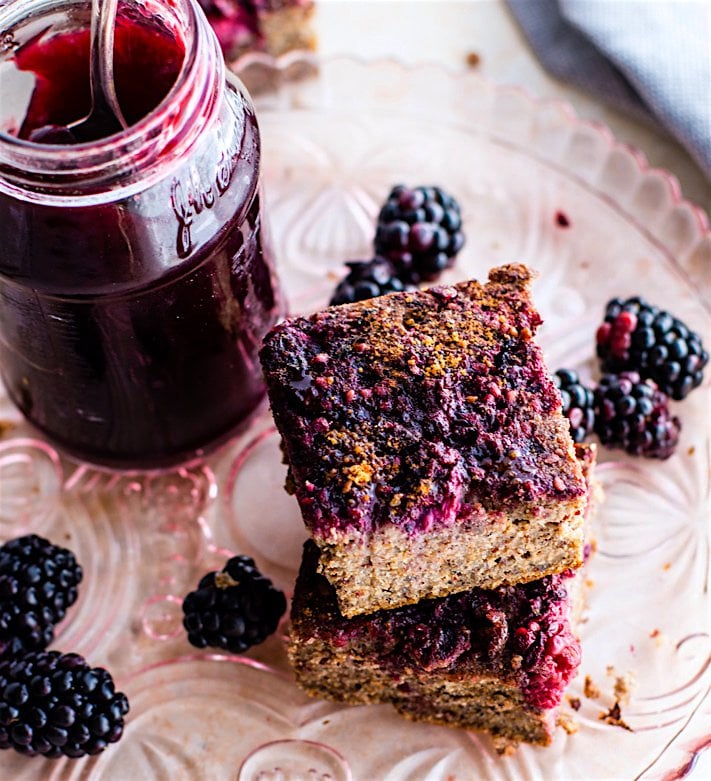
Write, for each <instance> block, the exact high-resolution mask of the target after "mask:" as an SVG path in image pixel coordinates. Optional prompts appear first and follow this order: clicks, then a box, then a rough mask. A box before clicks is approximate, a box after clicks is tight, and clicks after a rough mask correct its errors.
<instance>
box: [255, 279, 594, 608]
mask: <svg viewBox="0 0 711 781" xmlns="http://www.w3.org/2000/svg"><path fill="white" fill-rule="evenodd" d="M530 280H531V272H530V271H529V270H528V269H527V268H526V267H525V266H523V265H509V266H504V267H501V268H496V269H493V270H492V271H491V272H490V274H489V281H488V282H487V283H486V284H480V283H479V282H476V281H470V282H463V283H460V284H457V285H452V286H436V287H431V288H429V289H427V290H422V291H417V292H403V293H393V294H390V295H387V296H382V297H380V298H375V299H371V300H368V301H361V302H358V303H355V304H345V305H342V306H335V307H330V308H328V309H326V310H324V311H321V312H317V313H316V314H314V315H311V316H309V317H296V318H292V319H289V320H286V321H285V322H283V323H281V324H280V325H278V326H277V327H276V328H275V329H273V330H272V332H271V333H270V334H269V335H268V336H267V337H266V339H265V342H264V347H263V349H262V352H261V355H260V357H261V361H262V366H263V369H264V374H265V377H266V382H267V387H268V392H269V399H270V404H271V409H272V413H273V416H274V420H275V422H276V425H277V428H278V429H279V432H280V434H281V436H282V441H283V447H284V453H285V457H286V460H287V462H288V465H289V479H288V485H289V487H290V488H291V490H293V492H294V493H295V494H296V498H297V499H298V502H299V505H300V508H301V512H302V515H303V518H304V522H305V524H306V527H307V529H308V531H309V533H310V536H311V537H312V539H313V540H314V542H315V543H316V545H317V546H318V547H319V549H320V552H321V554H320V557H319V570H320V572H322V573H323V574H324V575H325V577H326V578H327V579H328V581H329V582H330V583H331V584H332V585H333V587H334V588H335V590H336V594H337V596H338V603H339V606H340V610H341V612H342V613H343V615H345V616H354V615H358V614H361V613H371V612H374V611H376V610H380V609H387V608H394V607H398V606H401V605H407V604H412V603H416V602H418V601H419V600H421V599H426V598H434V597H439V596H445V595H447V594H451V593H455V592H459V591H465V590H468V589H471V588H473V587H479V588H485V589H491V588H495V587H497V586H499V585H501V584H512V583H519V582H524V581H529V580H536V579H540V578H541V577H543V576H544V575H548V574H553V573H557V572H562V571H564V570H566V569H568V568H575V567H578V566H580V564H581V563H582V560H583V512H584V508H585V503H586V498H587V489H586V485H585V481H584V479H583V475H582V472H581V467H580V465H579V463H578V462H577V460H576V458H575V455H574V450H573V442H572V439H571V437H570V434H569V430H568V423H567V421H566V420H565V419H564V417H563V416H562V414H561V400H560V395H559V393H558V391H557V389H556V388H555V386H554V384H553V382H552V380H551V378H550V375H549V372H548V369H547V368H546V365H545V362H544V360H543V356H542V353H541V350H540V348H539V347H538V346H537V345H536V343H535V342H534V339H533V337H534V334H535V331H536V328H537V327H538V325H539V324H540V322H541V319H540V317H539V315H538V313H537V311H536V310H535V308H534V307H533V304H532V303H531V299H530V295H529V289H528V288H529V282H530Z"/></svg>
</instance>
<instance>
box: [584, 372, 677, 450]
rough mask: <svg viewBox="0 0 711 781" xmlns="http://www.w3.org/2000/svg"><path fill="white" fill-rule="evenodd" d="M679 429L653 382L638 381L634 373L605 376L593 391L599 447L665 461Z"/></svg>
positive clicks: (672, 448) (662, 394)
mask: <svg viewBox="0 0 711 781" xmlns="http://www.w3.org/2000/svg"><path fill="white" fill-rule="evenodd" d="M680 429H681V423H680V422H679V418H677V417H675V416H673V415H672V414H671V413H670V411H669V406H668V399H667V396H666V394H664V393H662V391H660V390H659V388H658V386H657V384H656V383H655V382H654V380H649V379H647V380H641V379H640V376H639V374H637V373H636V372H623V373H622V374H620V375H619V376H618V375H614V374H606V375H604V376H603V377H602V379H601V380H600V384H599V385H598V387H597V388H596V389H595V433H596V434H597V435H598V437H599V438H600V441H601V442H602V444H603V445H610V446H612V447H619V448H623V449H624V450H626V451H627V452H628V453H630V454H631V455H635V456H647V457H649V458H668V457H669V456H670V455H671V454H672V453H673V452H674V449H675V448H676V445H677V443H678V441H679V431H680Z"/></svg>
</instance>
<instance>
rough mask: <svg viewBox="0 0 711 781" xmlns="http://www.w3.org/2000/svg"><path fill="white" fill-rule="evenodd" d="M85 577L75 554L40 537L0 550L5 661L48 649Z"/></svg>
mask: <svg viewBox="0 0 711 781" xmlns="http://www.w3.org/2000/svg"><path fill="white" fill-rule="evenodd" d="M82 575H83V573H82V568H81V566H80V565H79V564H77V560H76V558H75V557H74V554H73V553H72V552H71V551H69V550H67V549H66V548H60V547H58V546H56V545H53V544H52V543H51V542H49V541H48V540H45V539H44V538H42V537H38V536H37V535H35V534H31V535H27V536H25V537H18V538H17V539H14V540H10V541H9V542H6V543H5V544H4V545H3V546H2V547H0V657H3V658H8V657H12V656H16V655H18V654H20V653H22V652H23V651H40V650H43V649H44V648H46V647H47V646H48V645H49V644H50V643H51V642H52V638H53V637H54V627H55V625H56V624H58V623H59V622H60V621H61V620H62V619H63V618H64V614H65V613H66V610H67V608H68V607H69V606H70V605H73V604H74V602H76V599H77V586H78V585H79V583H80V582H81V579H82Z"/></svg>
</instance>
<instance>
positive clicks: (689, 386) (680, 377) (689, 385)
mask: <svg viewBox="0 0 711 781" xmlns="http://www.w3.org/2000/svg"><path fill="white" fill-rule="evenodd" d="M596 341H597V354H598V357H599V358H600V362H601V367H602V371H604V372H611V373H618V372H621V371H636V372H638V373H639V375H640V376H641V377H645V378H649V379H651V380H654V381H655V382H656V383H657V385H658V386H659V389H660V390H661V391H662V392H663V393H666V394H667V396H671V398H672V399H676V400H677V401H680V400H681V399H683V398H685V397H686V396H687V395H688V393H689V392H690V391H691V390H693V389H694V388H696V387H697V386H698V385H700V384H701V382H702V380H703V370H704V366H706V364H707V363H708V360H709V354H708V352H707V351H706V350H704V347H703V345H702V343H701V338H700V337H699V335H698V334H697V333H695V332H694V331H690V330H689V328H688V327H687V326H686V325H685V324H684V323H682V321H681V320H678V319H677V318H676V317H673V316H672V315H670V314H669V312H665V311H664V310H663V309H660V308H659V307H656V306H651V305H650V304H648V303H647V302H646V301H644V300H643V299H641V298H639V296H633V297H632V298H628V299H626V300H623V299H621V298H613V299H612V300H610V301H608V303H607V307H606V310H605V320H604V322H603V323H602V325H600V327H599V328H598V330H597V337H596Z"/></svg>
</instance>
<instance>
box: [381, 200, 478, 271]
mask: <svg viewBox="0 0 711 781" xmlns="http://www.w3.org/2000/svg"><path fill="white" fill-rule="evenodd" d="M463 246H464V234H463V233H462V218H461V215H460V210H459V204H458V203H457V201H456V200H455V199H454V198H453V197H452V196H451V195H448V194H447V193H445V192H444V190H442V189H441V188H439V187H415V188H408V187H405V186H404V185H398V186H397V187H393V189H392V190H391V192H390V195H389V196H388V199H387V201H386V202H385V204H384V205H383V207H382V209H381V210H380V214H379V215H378V224H377V227H376V233H375V253H376V254H377V255H382V256H383V257H386V258H389V259H390V260H391V261H392V262H393V263H394V264H395V268H396V271H397V273H398V276H399V277H400V278H401V279H402V280H403V282H411V283H414V284H417V283H419V282H422V281H432V280H435V279H437V277H438V276H439V275H440V274H441V272H442V271H444V270H445V269H447V268H450V267H451V266H452V265H453V264H454V260H455V258H456V256H457V253H458V252H459V251H460V250H461V248H462V247H463Z"/></svg>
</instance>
